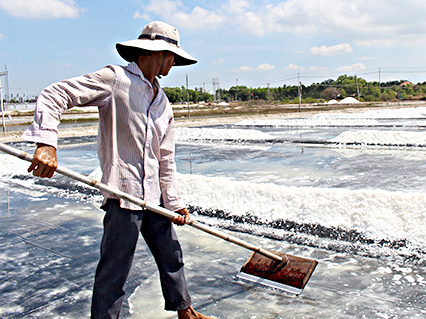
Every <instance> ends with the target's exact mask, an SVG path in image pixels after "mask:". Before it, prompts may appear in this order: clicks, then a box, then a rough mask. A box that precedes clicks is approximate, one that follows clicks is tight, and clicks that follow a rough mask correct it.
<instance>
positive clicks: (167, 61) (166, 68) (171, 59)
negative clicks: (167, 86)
mask: <svg viewBox="0 0 426 319" xmlns="http://www.w3.org/2000/svg"><path fill="white" fill-rule="evenodd" d="M164 54H165V55H166V56H165V57H164V64H163V69H162V70H161V75H162V76H166V75H167V74H169V72H170V69H171V68H172V66H173V65H175V54H174V53H171V52H167V51H164Z"/></svg>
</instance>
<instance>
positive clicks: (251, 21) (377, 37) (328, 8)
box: [1, 0, 426, 46]
mask: <svg viewBox="0 0 426 319" xmlns="http://www.w3.org/2000/svg"><path fill="white" fill-rule="evenodd" d="M1 1H10V0H1ZM21 1H22V0H21ZM38 1H40V0H38ZM259 3H263V4H259ZM422 4H423V3H422V2H421V0H405V1H404V2H401V1H391V2H385V1H384V0H359V1H352V0H287V1H284V0H281V2H278V3H275V4H270V3H267V2H263V1H262V2H260V1H259V2H256V1H249V0H228V2H227V3H226V4H222V5H220V4H218V5H217V7H216V8H215V9H210V10H208V9H205V8H202V7H200V6H195V7H193V8H188V7H185V6H184V4H183V3H182V1H180V0H150V1H149V2H148V4H147V5H144V6H143V11H144V12H143V13H138V14H137V15H136V14H135V16H141V17H142V16H144V17H146V16H147V15H156V16H158V17H159V18H161V19H163V20H165V21H170V23H172V24H174V25H176V26H177V27H180V28H192V29H199V28H205V29H217V28H234V29H235V28H237V29H238V30H239V31H240V32H243V33H248V34H252V35H257V36H262V35H265V34H271V33H275V34H276V33H292V34H312V35H318V34H322V35H324V34H327V33H329V34H333V35H334V36H338V37H340V38H345V39H348V41H351V42H354V43H356V44H358V45H362V46H383V45H386V46H390V45H395V44H399V45H415V44H419V43H423V44H424V43H426V33H425V32H424V31H425V29H426V20H425V19H424V16H425V15H426V6H424V5H422ZM209 7H210V8H211V5H210V6H209ZM407 17H410V18H409V19H407Z"/></svg>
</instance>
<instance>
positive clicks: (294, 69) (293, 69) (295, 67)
mask: <svg viewBox="0 0 426 319" xmlns="http://www.w3.org/2000/svg"><path fill="white" fill-rule="evenodd" d="M284 70H292V71H298V70H299V71H305V68H304V67H303V66H298V65H294V64H289V65H288V66H286V67H285V69H284Z"/></svg>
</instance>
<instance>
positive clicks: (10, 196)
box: [0, 109, 426, 318]
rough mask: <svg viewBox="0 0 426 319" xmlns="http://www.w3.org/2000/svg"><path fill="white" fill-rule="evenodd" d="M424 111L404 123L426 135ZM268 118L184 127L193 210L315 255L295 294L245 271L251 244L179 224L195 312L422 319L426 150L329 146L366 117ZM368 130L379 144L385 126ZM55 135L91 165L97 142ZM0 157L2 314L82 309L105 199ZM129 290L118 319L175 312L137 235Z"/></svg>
mask: <svg viewBox="0 0 426 319" xmlns="http://www.w3.org/2000/svg"><path fill="white" fill-rule="evenodd" d="M418 111H419V110H418V109H417V110H416V120H404V125H406V126H408V127H409V128H403V129H402V128H401V127H398V129H397V130H398V131H400V130H402V131H405V132H406V131H409V132H415V133H419V132H423V127H422V125H421V123H423V122H422V121H423V119H419V117H420V116H421V114H422V113H421V112H420V113H419V112H418ZM405 112H407V111H405ZM419 114H420V115H419ZM387 116H388V117H392V118H393V117H395V116H393V115H392V114H387ZM369 117H371V115H370V116H369ZM383 117H384V116H383V114H379V115H378V116H376V118H383ZM407 117H408V116H407ZM413 117H414V116H413ZM309 121H311V120H309ZM392 121H395V120H392ZM311 122H312V121H311ZM254 124H256V125H254ZM266 124H267V123H266ZM274 125H275V127H272V126H270V125H265V123H263V124H262V125H259V123H252V124H250V123H244V125H243V126H241V125H239V126H217V127H210V128H207V131H206V130H204V131H199V130H197V129H193V130H192V131H191V133H190V134H188V132H187V131H186V129H185V130H182V131H181V133H183V134H184V135H185V136H191V138H189V139H188V138H182V139H180V140H179V141H180V142H179V143H178V145H177V166H178V171H179V173H180V175H179V182H180V185H181V192H182V195H183V198H184V200H185V201H186V202H187V204H188V205H189V206H190V208H191V209H192V210H193V211H194V212H195V213H196V219H197V220H200V221H201V222H204V223H206V224H209V225H212V226H213V227H220V228H222V229H228V230H226V231H230V230H233V231H232V233H233V234H234V235H236V236H238V237H241V238H243V239H246V240H247V241H249V242H253V243H257V244H260V245H261V246H262V247H264V248H267V249H271V250H275V251H281V252H287V253H290V254H293V255H297V256H302V257H307V258H314V259H316V260H318V261H319V265H318V267H317V269H316V270H315V272H314V274H313V276H312V278H311V280H310V282H309V283H308V285H307V287H306V288H305V290H304V292H303V293H302V295H300V296H297V297H295V296H291V295H289V294H287V293H284V292H281V291H274V290H271V289H267V288H264V287H262V286H257V285H255V284H251V283H247V282H242V281H240V280H237V278H236V277H235V275H236V273H237V272H238V271H239V268H240V267H241V266H242V264H243V263H244V261H245V259H246V258H247V257H248V255H249V252H248V251H246V250H245V249H243V248H241V247H238V246H235V245H233V244H229V243H227V242H224V241H222V240H220V239H216V238H214V237H212V236H209V235H205V234H203V233H201V232H199V231H197V230H194V229H191V228H189V227H187V226H186V227H177V231H178V234H179V237H180V239H181V240H180V241H181V243H182V246H183V248H184V255H185V262H186V272H187V277H188V281H189V286H190V291H191V294H192V297H193V300H194V306H195V307H196V309H198V310H199V311H202V312H203V313H206V314H210V315H215V316H218V317H220V318H426V312H425V310H424V309H425V308H426V298H425V287H426V279H425V278H426V271H425V269H424V265H425V263H426V258H425V256H426V239H425V236H426V235H425V234H424V229H425V227H426V225H425V217H426V212H425V207H426V192H425V186H424V185H425V182H426V180H425V179H426V177H425V176H426V174H425V173H426V166H425V164H424V163H425V161H424V159H425V157H426V155H425V153H426V152H425V150H424V148H423V147H421V146H416V147H412V146H401V145H400V143H399V144H398V146H380V145H370V146H366V145H363V144H362V143H363V141H359V142H360V145H358V146H357V145H352V146H348V145H343V144H327V143H325V141H330V140H331V139H334V138H336V137H337V136H339V135H340V134H341V133H343V132H348V131H352V130H354V132H355V131H357V130H360V129H366V127H362V128H355V129H354V128H348V127H346V126H342V125H341V126H338V127H321V128H312V127H306V126H303V125H301V124H300V123H299V127H296V128H295V127H292V128H291V129H290V128H289V127H288V126H287V127H284V126H280V125H277V124H276V123H274ZM286 125H288V124H286ZM310 125H311V124H310ZM393 125H394V126H395V123H393ZM416 126H417V127H416ZM211 130H215V131H211ZM241 130H243V131H242V132H241ZM374 130H378V131H380V132H382V134H383V135H382V136H383V138H382V139H383V140H384V139H385V137H386V132H387V131H388V132H389V131H390V130H391V129H390V128H389V127H383V126H376V127H374ZM394 131H396V129H392V132H394ZM177 135H179V132H178V134H177ZM313 141H314V142H315V143H313ZM378 142H380V141H378ZM377 144H379V143H377ZM61 145H62V147H61V149H60V151H59V156H60V158H59V161H60V164H61V165H63V166H65V167H68V168H71V169H74V170H76V171H79V172H81V173H84V174H89V173H91V172H92V171H93V170H95V169H96V168H97V166H98V162H97V158H96V144H95V143H94V139H93V138H90V137H89V138H82V139H80V138H78V139H75V138H74V139H64V140H62V141H61ZM17 146H18V147H20V148H22V149H27V148H28V147H29V146H28V145H26V144H22V143H21V144H19V145H17ZM0 161H1V163H2V165H1V167H0V175H1V177H0V223H1V228H0V229H1V231H0V254H1V256H2V258H1V259H0V260H1V261H0V263H1V267H0V269H1V273H2V277H3V278H2V279H1V282H0V292H1V294H0V296H1V297H0V304H1V306H0V317H4V318H36V317H42V318H60V317H63V318H84V317H88V316H89V308H90V296H91V286H92V283H93V276H94V270H95V267H96V263H97V260H98V256H99V253H98V247H99V242H100V239H101V235H102V217H103V213H102V211H101V210H100V209H99V208H98V207H99V201H100V196H99V195H98V193H97V192H96V191H92V190H90V189H89V188H87V187H85V186H82V185H79V184H76V183H74V182H72V181H70V180H68V179H66V178H63V177H61V176H56V175H55V177H54V179H53V180H39V179H34V178H32V177H31V176H28V175H27V174H26V173H25V169H26V167H27V166H28V165H27V163H24V162H20V161H19V160H17V159H16V160H15V159H12V158H11V157H10V156H8V155H2V154H1V155H0ZM95 175H96V174H95ZM127 291H128V297H127V299H126V302H125V304H124V307H123V317H125V318H174V317H175V316H174V314H173V313H168V312H165V311H163V310H162V308H163V301H162V297H161V292H160V289H159V280H158V274H157V271H156V267H155V264H154V262H153V259H152V257H151V256H150V253H149V251H148V250H147V248H146V246H145V244H144V243H143V240H140V242H139V246H138V250H137V253H136V257H135V261H134V266H133V268H132V272H131V275H130V277H129V280H128V284H127Z"/></svg>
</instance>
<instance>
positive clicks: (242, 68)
mask: <svg viewBox="0 0 426 319" xmlns="http://www.w3.org/2000/svg"><path fill="white" fill-rule="evenodd" d="M251 70H254V69H253V68H251V67H249V66H242V67H240V68H239V69H238V70H237V71H243V72H245V71H251Z"/></svg>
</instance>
